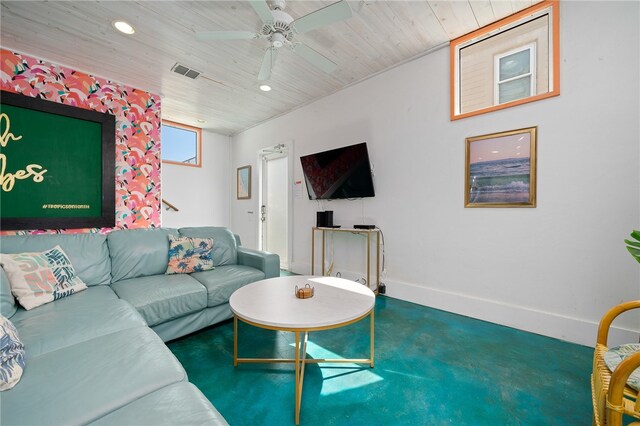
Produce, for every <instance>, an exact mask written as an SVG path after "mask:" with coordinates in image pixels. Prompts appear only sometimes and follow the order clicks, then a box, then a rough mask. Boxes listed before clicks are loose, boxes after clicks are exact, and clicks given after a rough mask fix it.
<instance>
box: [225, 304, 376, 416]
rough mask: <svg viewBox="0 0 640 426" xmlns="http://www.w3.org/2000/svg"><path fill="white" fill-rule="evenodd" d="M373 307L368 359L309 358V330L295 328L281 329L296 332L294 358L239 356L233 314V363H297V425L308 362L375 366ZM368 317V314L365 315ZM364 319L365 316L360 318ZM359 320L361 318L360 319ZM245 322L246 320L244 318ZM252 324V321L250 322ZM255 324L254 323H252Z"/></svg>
mask: <svg viewBox="0 0 640 426" xmlns="http://www.w3.org/2000/svg"><path fill="white" fill-rule="evenodd" d="M373 312H374V311H373V309H372V310H371V312H370V313H369V316H370V326H369V333H370V348H369V350H370V355H369V358H368V359H365V358H358V359H345V358H335V359H307V342H308V339H309V332H308V331H303V332H301V331H293V330H281V331H292V332H293V333H294V334H295V351H296V355H295V358H293V359H287V358H238V317H237V316H235V315H234V316H233V365H234V367H235V366H237V365H238V364H239V363H281V362H284V363H293V364H294V365H295V369H296V371H295V376H296V378H295V380H296V383H295V399H296V401H295V423H296V425H299V424H300V409H301V407H302V388H303V385H304V370H305V366H306V365H307V364H308V363H313V364H318V363H350V364H352V363H358V364H365V363H366V364H369V366H370V367H371V368H373V366H374V328H375V320H374V314H373ZM365 317H366V315H365ZM360 319H364V317H362V318H360ZM358 321H359V320H358ZM243 322H244V320H243ZM249 324H251V323H249ZM251 325H254V324H251ZM300 333H304V336H303V340H302V342H301V341H300Z"/></svg>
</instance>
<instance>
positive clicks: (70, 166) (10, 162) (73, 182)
mask: <svg viewBox="0 0 640 426" xmlns="http://www.w3.org/2000/svg"><path fill="white" fill-rule="evenodd" d="M1 96H2V97H1V98H0V229H3V230H10V229H58V228H94V227H112V226H114V225H115V117H114V116H113V115H111V114H107V113H99V112H96V111H90V110H85V109H82V108H76V107H72V106H69V105H63V104H59V103H56V102H51V101H46V100H43V99H39V98H31V97H28V96H23V95H18V94H15V93H10V92H4V91H3V92H2V93H1Z"/></svg>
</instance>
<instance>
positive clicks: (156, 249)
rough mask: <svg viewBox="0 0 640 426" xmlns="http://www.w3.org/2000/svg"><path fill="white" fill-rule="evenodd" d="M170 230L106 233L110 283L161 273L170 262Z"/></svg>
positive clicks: (130, 230) (126, 230) (128, 230)
mask: <svg viewBox="0 0 640 426" xmlns="http://www.w3.org/2000/svg"><path fill="white" fill-rule="evenodd" d="M168 235H174V236H178V231H177V230H175V229H171V228H162V229H161V228H157V229H125V230H121V231H113V232H111V233H109V235H108V237H107V242H108V244H109V255H110V256H111V275H112V281H113V282H118V281H120V280H126V279H130V278H136V277H146V276H149V275H158V274H164V273H165V271H166V270H167V262H168V260H169V238H168Z"/></svg>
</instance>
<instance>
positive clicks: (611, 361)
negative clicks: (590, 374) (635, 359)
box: [604, 343, 640, 391]
mask: <svg viewBox="0 0 640 426" xmlns="http://www.w3.org/2000/svg"><path fill="white" fill-rule="evenodd" d="M636 352H640V343H628V344H626V345H620V346H616V347H615V348H611V349H609V350H608V351H607V352H606V353H605V354H604V363H605V364H606V365H607V367H609V370H611V372H613V370H615V369H616V367H617V366H618V364H620V363H621V362H622V361H623V360H624V359H625V358H626V357H628V356H629V355H633V354H634V353H636ZM627 384H628V385H629V386H631V387H632V388H634V389H635V390H637V391H640V368H636V369H635V370H634V371H633V373H631V375H630V376H629V378H628V379H627Z"/></svg>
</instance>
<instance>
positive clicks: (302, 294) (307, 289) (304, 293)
mask: <svg viewBox="0 0 640 426" xmlns="http://www.w3.org/2000/svg"><path fill="white" fill-rule="evenodd" d="M313 291H314V288H313V287H311V284H305V286H304V287H302V288H298V286H296V290H295V295H296V297H297V298H298V299H310V298H312V297H313Z"/></svg>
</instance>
